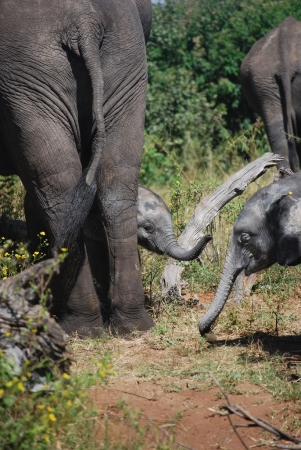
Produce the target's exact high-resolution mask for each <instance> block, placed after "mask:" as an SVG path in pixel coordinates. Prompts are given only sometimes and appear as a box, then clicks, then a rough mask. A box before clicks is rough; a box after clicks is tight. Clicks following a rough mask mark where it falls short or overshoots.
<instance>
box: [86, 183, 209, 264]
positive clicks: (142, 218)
mask: <svg viewBox="0 0 301 450" xmlns="http://www.w3.org/2000/svg"><path fill="white" fill-rule="evenodd" d="M137 227H138V244H140V245H141V246H142V247H145V248H146V249H148V250H151V251H153V252H155V253H158V254H166V255H168V256H171V257H172V258H175V259H177V260H179V261H190V260H193V259H195V258H197V257H198V256H199V255H200V254H201V253H202V251H203V250H204V248H205V246H206V244H207V242H209V241H210V240H211V237H210V236H203V237H202V238H201V239H200V240H199V242H198V243H197V244H196V245H195V247H193V248H192V249H191V250H185V249H183V248H181V247H180V246H179V244H178V242H177V240H176V237H175V234H174V231H173V227H172V220H171V214H170V211H169V209H168V207H167V205H166V203H165V202H164V201H163V200H162V198H161V197H160V196H159V195H157V194H155V192H153V191H151V190H150V189H147V188H144V187H142V186H140V185H139V188H138V215H137ZM84 234H85V235H86V237H87V238H89V239H92V240H94V241H103V240H104V234H103V228H102V222H101V218H100V216H99V214H97V213H95V214H94V213H93V210H92V212H91V213H90V215H89V216H88V218H87V220H86V222H85V225H84Z"/></svg>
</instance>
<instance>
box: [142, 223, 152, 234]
mask: <svg viewBox="0 0 301 450" xmlns="http://www.w3.org/2000/svg"><path fill="white" fill-rule="evenodd" d="M143 228H144V229H145V231H148V232H150V231H153V229H154V226H153V224H152V223H151V222H146V223H145V224H144V225H143Z"/></svg>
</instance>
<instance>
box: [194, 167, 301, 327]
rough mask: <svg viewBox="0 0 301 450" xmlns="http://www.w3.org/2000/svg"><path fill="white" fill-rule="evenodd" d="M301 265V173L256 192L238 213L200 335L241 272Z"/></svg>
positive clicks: (218, 310)
mask: <svg viewBox="0 0 301 450" xmlns="http://www.w3.org/2000/svg"><path fill="white" fill-rule="evenodd" d="M276 262H278V264H280V265H281V266H295V265H297V264H300V263H301V171H299V172H297V173H295V174H293V175H290V176H288V177H286V178H284V179H282V180H280V181H278V182H276V183H272V184H270V185H269V186H267V187H264V188H263V189H260V190H259V191H257V192H256V194H255V195H253V197H251V198H250V199H249V200H248V201H247V203H246V204H245V206H244V207H243V209H242V211H241V212H240V214H239V216H238V218H237V220H236V222H235V224H234V227H233V233H232V238H231V243H230V248H229V250H228V254H227V257H226V261H225V265H224V269H223V272H222V275H221V279H220V282H219V285H218V288H217V291H216V294H215V297H214V300H213V302H212V304H211V306H210V308H209V310H208V311H207V313H206V314H205V316H204V318H203V319H202V320H201V322H200V324H199V329H200V333H201V334H202V335H203V334H205V333H207V332H209V331H210V328H211V326H212V324H213V323H214V321H215V320H216V319H217V317H218V316H219V314H220V312H221V311H222V309H223V307H224V305H225V303H226V301H227V299H228V296H229V294H230V291H231V288H232V286H233V284H234V282H235V280H236V278H237V276H238V275H239V273H241V272H242V271H243V270H244V271H245V274H246V275H250V274H252V273H256V272H258V271H260V270H262V269H266V268H268V267H270V266H271V265H272V264H274V263H276Z"/></svg>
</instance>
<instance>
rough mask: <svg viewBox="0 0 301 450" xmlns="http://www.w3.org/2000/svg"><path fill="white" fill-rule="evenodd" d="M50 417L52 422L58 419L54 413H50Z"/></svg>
mask: <svg viewBox="0 0 301 450" xmlns="http://www.w3.org/2000/svg"><path fill="white" fill-rule="evenodd" d="M48 417H49V420H51V422H55V421H56V417H55V415H54V414H53V413H50V414H49V415H48Z"/></svg>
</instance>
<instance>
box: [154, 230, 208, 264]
mask: <svg viewBox="0 0 301 450" xmlns="http://www.w3.org/2000/svg"><path fill="white" fill-rule="evenodd" d="M211 239H212V238H211V236H209V235H207V236H203V237H202V238H201V239H200V240H199V242H198V243H197V244H196V245H195V246H194V247H193V248H192V249H191V250H185V249H183V248H182V247H180V246H179V244H178V242H177V240H176V238H175V237H174V236H173V237H172V238H171V239H170V240H168V242H167V243H165V245H164V248H163V249H162V250H163V252H164V253H165V254H166V255H168V256H170V257H171V258H174V259H177V260H179V261H191V260H193V259H195V258H197V257H198V256H199V255H200V254H201V253H202V251H203V250H204V248H205V247H206V244H207V243H208V242H209V241H211Z"/></svg>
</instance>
